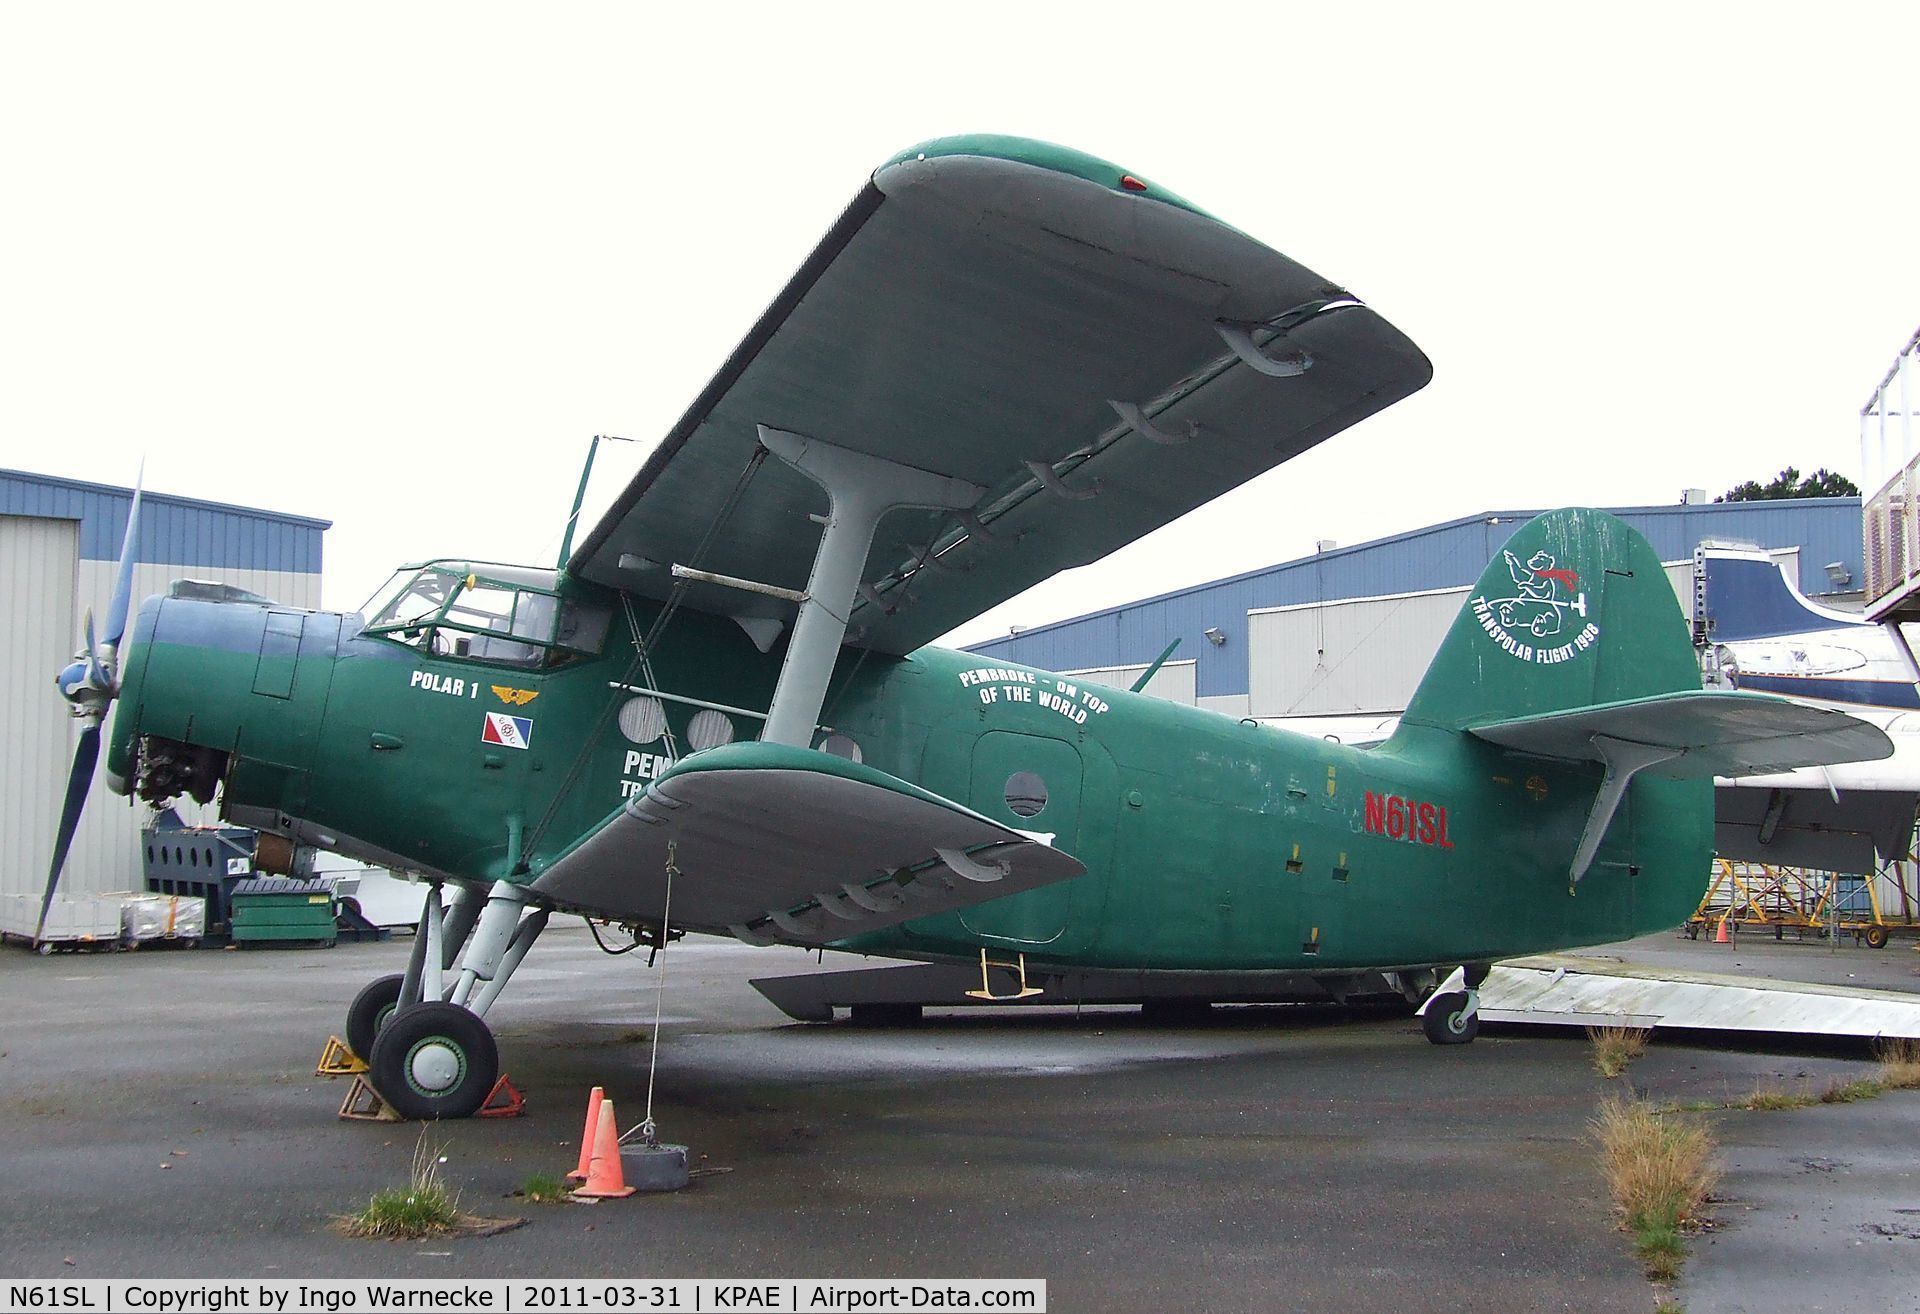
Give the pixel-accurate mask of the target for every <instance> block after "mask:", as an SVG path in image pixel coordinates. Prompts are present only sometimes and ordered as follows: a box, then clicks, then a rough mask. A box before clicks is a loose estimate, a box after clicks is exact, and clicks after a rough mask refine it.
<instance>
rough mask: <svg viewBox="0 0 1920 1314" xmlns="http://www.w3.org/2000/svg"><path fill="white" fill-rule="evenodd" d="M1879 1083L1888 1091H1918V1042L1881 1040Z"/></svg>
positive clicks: (1919, 1061)
mask: <svg viewBox="0 0 1920 1314" xmlns="http://www.w3.org/2000/svg"><path fill="white" fill-rule="evenodd" d="M1879 1056H1880V1082H1881V1084H1882V1085H1883V1086H1885V1087H1886V1088H1887V1089H1888V1090H1920V1040H1883V1041H1881V1042H1880V1045H1879Z"/></svg>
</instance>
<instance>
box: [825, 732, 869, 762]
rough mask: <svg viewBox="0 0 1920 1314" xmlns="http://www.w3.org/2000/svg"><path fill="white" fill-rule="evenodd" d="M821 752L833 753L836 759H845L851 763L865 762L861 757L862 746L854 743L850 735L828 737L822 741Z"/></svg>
mask: <svg viewBox="0 0 1920 1314" xmlns="http://www.w3.org/2000/svg"><path fill="white" fill-rule="evenodd" d="M820 751H821V752H823V753H832V754H833V755H834V756H835V757H844V758H846V759H847V761H849V762H864V761H865V760H866V759H865V758H863V757H861V756H860V745H858V744H856V743H854V742H853V739H852V737H851V736H849V735H828V736H827V737H826V738H825V739H822V740H821V741H820Z"/></svg>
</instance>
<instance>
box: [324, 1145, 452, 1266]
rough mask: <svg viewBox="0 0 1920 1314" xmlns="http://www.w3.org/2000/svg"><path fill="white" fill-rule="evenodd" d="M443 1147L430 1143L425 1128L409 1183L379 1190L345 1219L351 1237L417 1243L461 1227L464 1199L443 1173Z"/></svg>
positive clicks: (415, 1147)
mask: <svg viewBox="0 0 1920 1314" xmlns="http://www.w3.org/2000/svg"><path fill="white" fill-rule="evenodd" d="M441 1148H442V1147H441V1146H440V1145H439V1144H437V1143H435V1144H429V1143H428V1141H427V1135H426V1131H425V1129H422V1131H421V1133H420V1139H419V1141H418V1142H417V1143H416V1144H415V1145H414V1147H413V1164H412V1167H411V1168H410V1170H409V1171H408V1175H407V1184H406V1185H405V1186H389V1187H386V1188H384V1189H383V1190H379V1191H375V1192H374V1193H373V1195H372V1197H371V1198H369V1199H368V1201H367V1203H366V1204H365V1205H363V1206H362V1207H361V1208H360V1209H359V1210H358V1211H357V1212H355V1213H352V1214H348V1215H347V1216H346V1217H345V1218H344V1219H342V1220H341V1221H342V1223H343V1225H344V1226H345V1228H346V1232H347V1235H348V1236H361V1237H380V1238H384V1239H387V1240H417V1239H418V1238H420V1237H426V1236H440V1235H443V1234H445V1233H447V1232H450V1231H452V1230H454V1228H456V1227H457V1226H459V1224H460V1222H461V1215H460V1200H459V1197H458V1196H456V1195H455V1194H454V1193H453V1192H452V1191H451V1190H449V1189H448V1187H447V1183H446V1176H445V1174H443V1173H442V1172H441V1171H440V1162H441V1156H440V1150H441Z"/></svg>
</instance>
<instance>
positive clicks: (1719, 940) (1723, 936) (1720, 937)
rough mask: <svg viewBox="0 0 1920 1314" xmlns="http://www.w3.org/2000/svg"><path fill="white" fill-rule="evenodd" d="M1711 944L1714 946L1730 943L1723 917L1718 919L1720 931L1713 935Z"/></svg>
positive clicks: (1725, 921) (1725, 920)
mask: <svg viewBox="0 0 1920 1314" xmlns="http://www.w3.org/2000/svg"><path fill="white" fill-rule="evenodd" d="M1713 942H1714V943H1715V944H1728V943H1730V942H1731V941H1730V939H1729V937H1728V935H1727V919H1726V918H1724V917H1722V918H1721V919H1720V929H1719V930H1717V931H1715V932H1714V933H1713Z"/></svg>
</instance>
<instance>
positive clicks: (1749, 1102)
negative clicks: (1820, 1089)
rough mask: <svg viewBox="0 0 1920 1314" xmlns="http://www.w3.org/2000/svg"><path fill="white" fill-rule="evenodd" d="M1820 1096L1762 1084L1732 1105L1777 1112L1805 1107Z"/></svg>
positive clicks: (1817, 1100)
mask: <svg viewBox="0 0 1920 1314" xmlns="http://www.w3.org/2000/svg"><path fill="white" fill-rule="evenodd" d="M1819 1102H1820V1097H1819V1096H1817V1095H1809V1094H1807V1093H1805V1092H1804V1091H1797V1090H1781V1089H1780V1088H1779V1087H1778V1086H1762V1087H1760V1088H1759V1089H1758V1090H1756V1091H1754V1092H1753V1094H1751V1095H1749V1096H1747V1097H1746V1098H1745V1099H1744V1100H1741V1101H1740V1102H1739V1103H1738V1104H1736V1105H1734V1106H1733V1107H1735V1108H1738V1109H1757V1110H1759V1111H1760V1112H1762V1113H1777V1112H1779V1111H1780V1110H1782V1109H1805V1108H1810V1107H1811V1106H1813V1105H1815V1104H1818V1103H1819Z"/></svg>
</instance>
